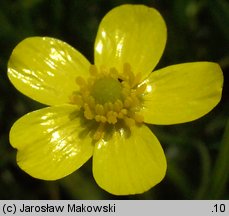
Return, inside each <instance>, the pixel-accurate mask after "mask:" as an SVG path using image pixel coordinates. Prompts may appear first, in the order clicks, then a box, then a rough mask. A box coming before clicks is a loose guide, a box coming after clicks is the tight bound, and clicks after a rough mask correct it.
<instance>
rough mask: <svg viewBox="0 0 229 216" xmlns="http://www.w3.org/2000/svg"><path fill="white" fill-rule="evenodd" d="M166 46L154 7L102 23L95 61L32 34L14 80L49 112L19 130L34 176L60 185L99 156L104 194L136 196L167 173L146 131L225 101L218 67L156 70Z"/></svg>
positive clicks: (16, 136) (13, 62)
mask: <svg viewBox="0 0 229 216" xmlns="http://www.w3.org/2000/svg"><path fill="white" fill-rule="evenodd" d="M165 43H166V25H165V22H164V20H163V18H162V17H161V15H160V14H159V12H158V11H157V10H155V9H153V8H149V7H146V6H143V5H122V6H119V7H116V8H114V9H113V10H111V11H110V12H109V13H108V14H107V15H106V16H105V17H104V18H103V20H102V22H101V23H100V26H99V29H98V33H97V37H96V40H95V47H94V56H95V60H94V64H93V65H92V64H90V63H89V62H88V60H87V59H86V58H85V57H84V56H83V55H82V54H80V53H79V52H78V51H77V50H75V49H74V48H72V47H71V46H70V45H68V44H67V43H64V42H62V41H60V40H57V39H54V38H49V37H31V38H27V39H25V40H23V41H22V42H21V43H19V44H18V45H17V46H16V48H15V49H14V50H13V53H12V55H11V57H10V60H9V64H8V76H9V79H10V81H11V82H12V83H13V85H14V86H15V87H16V88H17V89H18V90H19V91H21V92H22V93H24V94H25V95H27V96H29V97H31V98H32V99H34V100H36V101H39V102H41V103H43V104H46V105H48V106H49V107H47V108H43V109H40V110H37V111H34V112H31V113H28V114H27V115H25V116H23V117H22V118H20V119H19V120H18V121H16V123H15V124H14V125H13V127H12V128H11V131H10V143H11V144H12V146H13V147H15V148H17V149H18V152H17V163H18V165H19V166H20V167H21V168H22V169H23V170H24V171H26V172H27V173H29V174H30V175H31V176H33V177H35V178H39V179H45V180H55V179H59V178H62V177H64V176H66V175H69V174H70V173H72V172H73V171H75V170H76V169H78V168H79V167H81V166H82V165H83V164H84V163H85V162H86V161H87V160H88V159H89V158H90V157H92V156H93V175H94V178H95V180H96V182H97V183H98V185H99V186H100V187H102V188H103V189H105V190H106V191H108V192H110V193H112V194H117V195H124V194H136V193H142V192H144V191H147V190H149V189H150V188H151V187H153V186H154V185H156V184H157V183H159V182H160V181H161V180H162V179H163V178H164V176H165V173H166V159H165V155H164V152H163V149H162V147H161V145H160V143H159V141H158V140H157V138H156V137H155V136H154V134H153V133H152V132H151V130H150V129H149V128H148V127H147V126H146V125H145V124H144V122H145V123H150V124H177V123H182V122H188V121H192V120H195V119H197V118H200V117H201V116H203V115H205V114H206V113H208V112H209V111H210V110H212V109H213V107H215V106H216V104H217V103H218V102H219V100H220V98H221V92H222V84H223V75H222V71H221V69H220V67H219V65H218V64H216V63H211V62H196V63H184V64H177V65H173V66H169V67H166V68H163V69H160V70H157V71H154V72H153V73H151V71H152V70H153V69H154V67H155V66H156V64H157V63H158V61H159V59H160V57H161V55H162V53H163V50H164V47H165Z"/></svg>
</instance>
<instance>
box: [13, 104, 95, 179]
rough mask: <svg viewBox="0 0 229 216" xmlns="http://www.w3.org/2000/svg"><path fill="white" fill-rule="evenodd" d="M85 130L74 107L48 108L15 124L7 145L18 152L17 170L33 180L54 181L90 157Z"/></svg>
mask: <svg viewBox="0 0 229 216" xmlns="http://www.w3.org/2000/svg"><path fill="white" fill-rule="evenodd" d="M86 131H87V130H86V129H85V128H84V127H82V125H81V119H80V117H79V112H78V111H77V110H76V109H75V107H74V106H71V105H65V106H58V107H48V108H44V109H41V110H38V111H35V112H31V113H28V114H27V115H25V116H23V117H22V118H20V119H19V120H18V121H16V123H15V124H14V125H13V127H12V128H11V131H10V143H11V144H12V146H13V147H15V148H17V149H18V152H17V163H18V165H19V166H20V167H21V169H23V170H24V171H25V172H27V173H28V174H30V175H31V176H33V177H35V178H39V179H45V180H55V179H59V178H62V177H64V176H66V175H68V174H70V173H72V172H73V171H75V170H76V169H78V168H79V167H80V166H81V165H83V164H84V163H85V162H86V161H87V160H88V159H89V158H90V157H91V155H92V152H93V145H92V144H91V143H92V142H91V139H90V136H86V135H85V132H86Z"/></svg>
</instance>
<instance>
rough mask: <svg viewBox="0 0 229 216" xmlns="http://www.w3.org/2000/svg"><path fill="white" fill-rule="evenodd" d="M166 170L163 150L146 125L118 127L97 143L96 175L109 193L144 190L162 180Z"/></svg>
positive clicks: (98, 182) (95, 152)
mask: <svg viewBox="0 0 229 216" xmlns="http://www.w3.org/2000/svg"><path fill="white" fill-rule="evenodd" d="M165 172H166V159H165V155H164V152H163V149H162V148H161V145H160V143H159V142H158V140H157V138H156V137H155V136H154V134H153V133H152V132H151V131H150V129H149V128H148V127H146V126H145V125H142V126H141V127H133V128H131V131H125V130H124V129H123V128H119V129H117V128H116V131H115V132H114V133H113V134H112V137H110V138H108V139H107V140H101V141H100V142H99V143H97V144H96V146H95V151H94V155H93V174H94V178H95V180H96V182H97V184H98V185H99V186H100V187H102V188H103V189H104V190H106V191H108V192H109V193H112V194H115V195H127V194H138V193H143V192H144V191H147V190H149V189H150V188H151V187H153V186H154V185H156V184H157V183H159V182H160V181H161V180H162V179H163V178H164V176H165Z"/></svg>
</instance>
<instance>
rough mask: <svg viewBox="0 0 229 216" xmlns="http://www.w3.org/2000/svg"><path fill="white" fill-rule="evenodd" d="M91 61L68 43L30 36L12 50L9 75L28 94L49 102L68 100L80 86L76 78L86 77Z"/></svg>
mask: <svg viewBox="0 0 229 216" xmlns="http://www.w3.org/2000/svg"><path fill="white" fill-rule="evenodd" d="M89 65H90V64H89V62H88V61H87V60H86V59H85V57H84V56H82V55H81V54H80V53H79V52H78V51H76V50H75V49H74V48H72V47H71V46H70V45H68V44H67V43H65V42H62V41H60V40H57V39H54V38H48V37H31V38H27V39H25V40H23V41H22V42H21V43H19V44H18V45H17V46H16V47H15V49H14V50H13V53H12V55H11V56H10V60H9V63H8V76H9V79H10V81H11V82H12V83H13V85H14V86H15V87H16V88H17V89H18V90H19V91H21V92H22V93H24V94H25V95H27V96H29V97H31V98H33V99H34V100H37V101H39V102H41V103H44V104H48V105H58V104H63V103H68V102H69V97H70V95H71V94H72V92H73V91H75V90H76V89H77V88H78V86H77V85H76V83H75V78H76V77H77V76H79V75H82V76H87V74H88V73H89V72H88V69H89Z"/></svg>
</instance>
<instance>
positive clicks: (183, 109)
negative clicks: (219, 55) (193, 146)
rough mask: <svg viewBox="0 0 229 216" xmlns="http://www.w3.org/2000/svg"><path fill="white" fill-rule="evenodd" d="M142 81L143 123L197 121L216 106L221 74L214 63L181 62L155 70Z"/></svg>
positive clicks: (221, 81)
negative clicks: (145, 87) (145, 83)
mask: <svg viewBox="0 0 229 216" xmlns="http://www.w3.org/2000/svg"><path fill="white" fill-rule="evenodd" d="M146 82H147V83H148V86H147V91H148V93H147V94H146V95H145V97H144V108H143V109H142V111H141V114H142V115H143V116H144V121H145V122H147V123H152V124H176V123H182V122H188V121H192V120H195V119H197V118H200V117H201V116H203V115H205V114H206V113H208V112H209V111H210V110H212V109H213V108H214V107H215V106H216V105H217V103H218V102H219V101H220V99H221V94H222V85H223V74H222V71H221V69H220V67H219V65H218V64H216V63H210V62H196V63H185V64H178V65H172V66H169V67H166V68H163V69H161V70H158V71H155V72H153V73H152V74H151V75H150V77H149V78H148V80H146Z"/></svg>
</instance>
